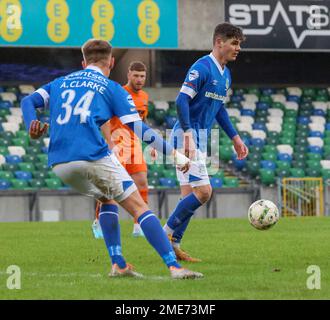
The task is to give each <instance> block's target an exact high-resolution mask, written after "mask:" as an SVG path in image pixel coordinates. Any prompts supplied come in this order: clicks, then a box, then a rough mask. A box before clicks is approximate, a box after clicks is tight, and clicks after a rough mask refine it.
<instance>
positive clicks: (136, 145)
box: [92, 61, 157, 238]
mask: <svg viewBox="0 0 330 320" xmlns="http://www.w3.org/2000/svg"><path fill="white" fill-rule="evenodd" d="M146 77H147V68H146V66H145V64H144V63H142V62H140V61H133V62H132V63H131V64H130V65H129V68H128V74H127V79H128V82H127V84H126V85H124V86H123V88H124V89H125V90H126V91H127V92H128V93H129V94H130V95H131V97H132V99H133V102H134V104H135V106H136V109H137V111H138V113H139V114H140V117H141V119H142V121H145V119H146V117H147V115H148V94H147V93H146V92H145V91H143V90H142V88H143V87H144V85H145V83H146ZM102 132H103V135H104V137H105V139H106V141H107V142H108V144H109V146H110V148H111V150H112V151H113V152H114V153H115V154H116V156H117V158H118V159H119V161H120V163H121V164H122V165H123V167H124V168H125V169H126V170H127V172H128V174H129V175H130V176H131V177H132V179H133V180H134V182H135V184H136V186H137V188H138V190H139V193H140V195H141V197H142V199H143V200H144V202H145V203H148V179H147V170H148V169H147V164H146V161H145V159H144V157H143V150H142V146H141V143H140V141H139V138H138V137H137V136H136V135H135V134H134V132H133V131H132V130H131V129H130V128H128V127H127V126H126V125H124V124H122V123H121V121H120V120H119V118H117V117H114V118H112V119H111V120H109V121H108V122H107V123H106V124H105V125H103V127H102ZM151 156H152V157H154V158H155V157H157V154H156V150H152V154H151ZM98 214H99V203H97V206H96V219H95V221H94V222H93V226H92V227H93V233H94V236H95V237H96V238H102V237H103V236H102V231H101V228H100V226H99V224H98ZM132 234H133V236H134V237H139V236H143V232H142V229H141V228H140V225H139V224H138V222H137V221H134V227H133V233H132Z"/></svg>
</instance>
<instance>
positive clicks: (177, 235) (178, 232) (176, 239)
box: [172, 211, 194, 246]
mask: <svg viewBox="0 0 330 320" xmlns="http://www.w3.org/2000/svg"><path fill="white" fill-rule="evenodd" d="M193 214H194V211H193V212H192V213H191V216H193ZM190 219H191V217H189V218H188V219H186V220H185V221H184V222H183V223H182V224H181V225H179V226H178V227H176V228H175V230H174V232H173V235H172V245H173V246H179V245H180V242H181V240H182V237H183V235H184V233H185V231H186V229H187V227H188V224H189V222H190Z"/></svg>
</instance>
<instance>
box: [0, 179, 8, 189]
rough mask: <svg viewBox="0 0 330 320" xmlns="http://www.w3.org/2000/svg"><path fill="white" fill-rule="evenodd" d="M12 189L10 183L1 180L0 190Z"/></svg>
mask: <svg viewBox="0 0 330 320" xmlns="http://www.w3.org/2000/svg"><path fill="white" fill-rule="evenodd" d="M9 188H10V182H9V181H7V180H2V179H1V180H0V190H7V189H9Z"/></svg>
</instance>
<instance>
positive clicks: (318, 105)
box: [312, 101, 328, 112]
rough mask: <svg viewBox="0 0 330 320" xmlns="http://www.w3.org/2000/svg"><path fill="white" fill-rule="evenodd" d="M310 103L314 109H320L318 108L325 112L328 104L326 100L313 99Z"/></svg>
mask: <svg viewBox="0 0 330 320" xmlns="http://www.w3.org/2000/svg"><path fill="white" fill-rule="evenodd" d="M312 104H313V107H314V109H320V110H323V111H324V112H327V109H328V105H327V103H326V102H323V101H313V102H312Z"/></svg>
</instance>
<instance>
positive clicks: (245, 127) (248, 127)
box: [236, 122, 252, 134]
mask: <svg viewBox="0 0 330 320" xmlns="http://www.w3.org/2000/svg"><path fill="white" fill-rule="evenodd" d="M236 127H237V130H238V131H247V132H249V133H250V134H252V125H251V123H246V122H245V123H240V122H238V123H236Z"/></svg>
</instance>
